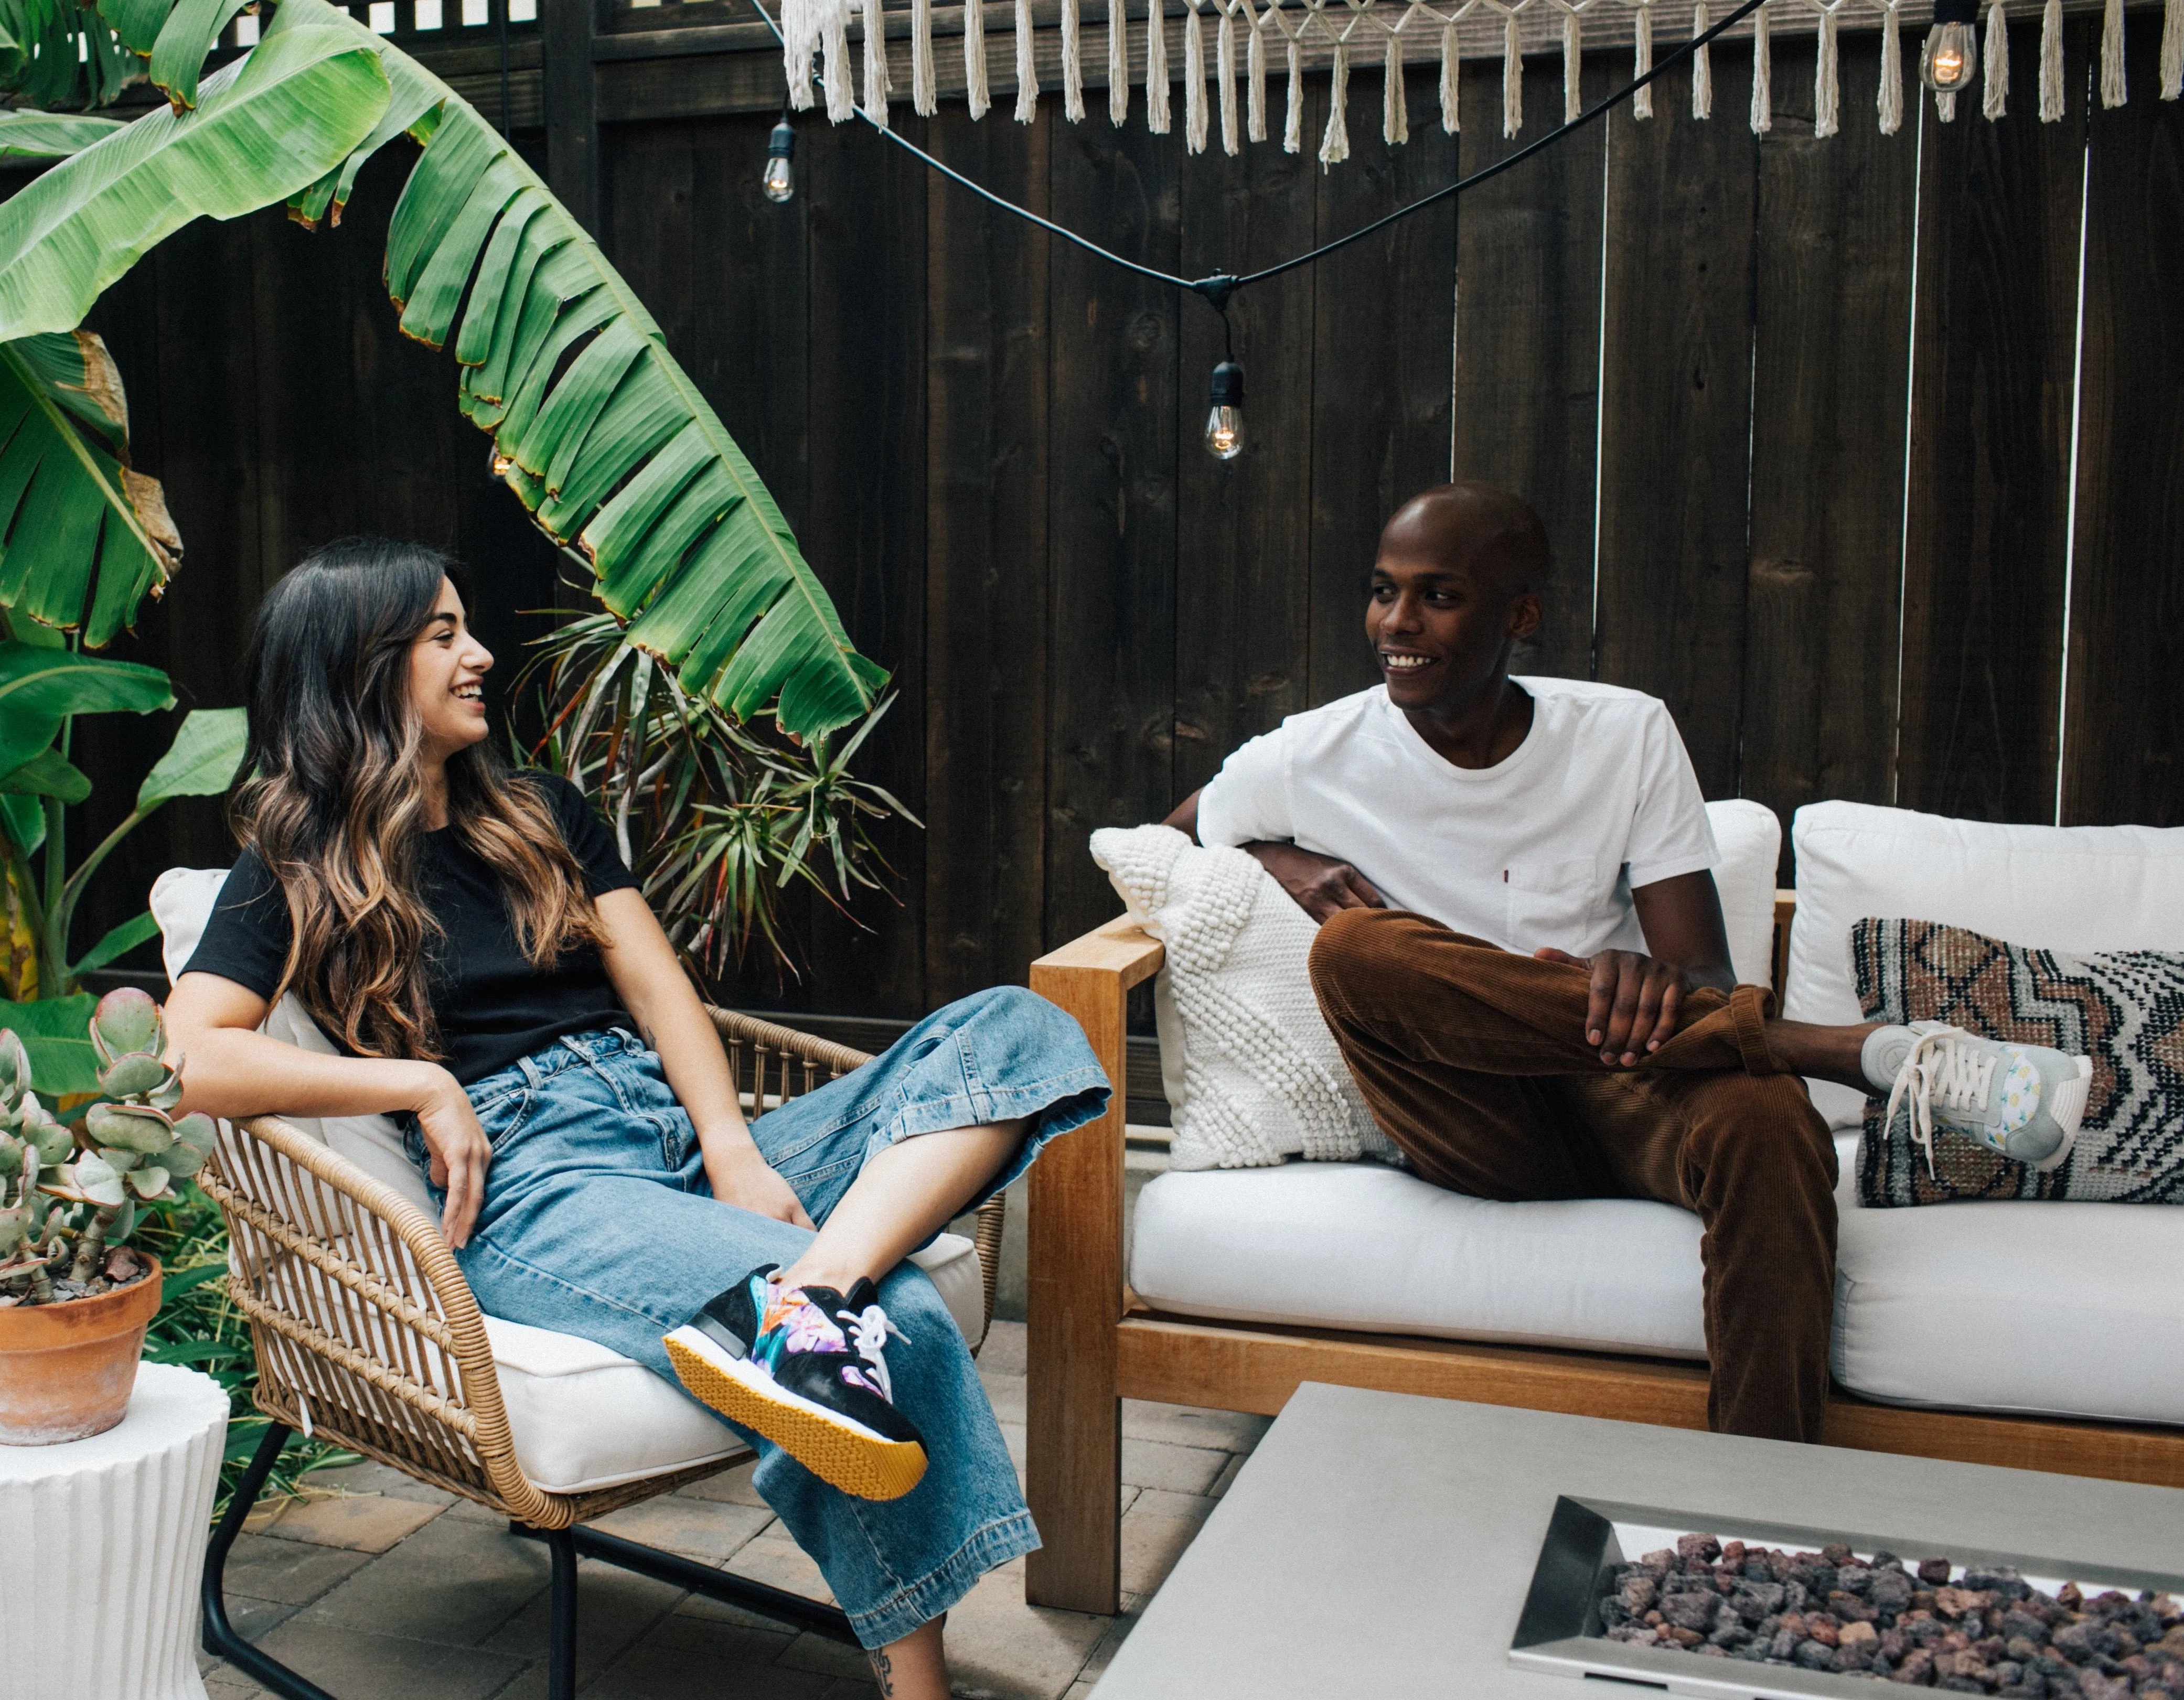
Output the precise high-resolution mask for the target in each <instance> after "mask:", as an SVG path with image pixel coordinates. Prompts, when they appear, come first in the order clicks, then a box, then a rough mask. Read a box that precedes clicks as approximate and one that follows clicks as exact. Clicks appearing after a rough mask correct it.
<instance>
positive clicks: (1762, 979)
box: [1706, 797, 1782, 986]
mask: <svg viewBox="0 0 2184 1700" xmlns="http://www.w3.org/2000/svg"><path fill="white" fill-rule="evenodd" d="M1706 812H1707V824H1708V825H1709V826H1711V827H1713V843H1714V848H1715V849H1716V850H1718V851H1719V852H1720V853H1721V861H1720V863H1719V865H1717V866H1716V867H1715V869H1714V870H1713V883H1714V888H1715V890H1717V891H1718V892H1720V893H1721V918H1722V920H1723V921H1724V923H1725V924H1726V925H1727V928H1728V931H1729V961H1730V967H1732V968H1734V969H1736V977H1737V979H1738V980H1739V981H1741V982H1743V983H1744V984H1746V985H1748V986H1772V985H1773V984H1774V983H1775V876H1776V873H1777V871H1778V869H1779V867H1780V863H1781V859H1782V823H1781V821H1780V820H1779V819H1776V818H1775V811H1774V810H1773V809H1771V808H1769V807H1768V806H1767V805H1766V804H1765V803H1754V802H1752V799H1751V798H1749V797H1730V798H1729V799H1727V800H1726V801H1725V802H1722V803H1708V804H1707V806H1706Z"/></svg>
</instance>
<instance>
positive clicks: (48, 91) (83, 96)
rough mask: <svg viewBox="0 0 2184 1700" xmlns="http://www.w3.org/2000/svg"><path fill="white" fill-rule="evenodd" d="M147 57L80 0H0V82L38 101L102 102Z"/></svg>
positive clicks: (131, 78) (135, 75) (134, 77)
mask: <svg viewBox="0 0 2184 1700" xmlns="http://www.w3.org/2000/svg"><path fill="white" fill-rule="evenodd" d="M143 75H144V64H143V61H142V59H140V58H137V56H136V54H134V53H131V52H130V51H129V50H128V49H127V48H125V47H123V46H122V44H121V43H120V42H119V41H118V40H116V39H115V37H114V31H113V30H112V29H111V28H109V25H108V22H107V20H106V19H103V18H101V17H100V15H99V14H98V13H97V11H96V10H95V9H93V8H92V6H90V5H89V4H78V3H77V0H0V86H5V87H6V89H7V90H8V92H10V93H12V94H14V95H16V96H18V97H20V98H21V99H24V100H25V101H27V102H29V103H31V105H33V106H39V107H54V106H83V105H94V106H103V105H105V104H106V103H109V101H112V100H113V99H114V97H117V96H118V95H120V92H122V90H123V89H125V88H126V87H127V86H129V85H130V84H131V83H132V82H135V81H138V80H139V79H140V78H142V76H143Z"/></svg>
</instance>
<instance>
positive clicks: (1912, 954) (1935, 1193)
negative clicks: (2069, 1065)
mask: <svg viewBox="0 0 2184 1700" xmlns="http://www.w3.org/2000/svg"><path fill="white" fill-rule="evenodd" d="M1850 945H1851V961H1852V964H1853V967H1854V969H1856V972H1857V976H1858V1004H1859V1007H1860V1008H1863V1009H1864V1011H1865V1015H1866V1019H1868V1020H1869V1021H1892V1022H1899V1023H1902V1022H1911V1021H1946V1022H1947V1023H1948V1024H1949V1025H1951V1026H1953V1027H1962V1028H1964V1030H1965V1031H1967V1032H1970V1033H1976V1034H1979V1035H1980V1036H1981V1037H1983V1038H1988V1039H2004V1040H2011V1041H2014V1042H2018V1043H2020V1044H2032V1045H2049V1046H2053V1047H2054V1048H2055V1049H2056V1050H2059V1051H2062V1052H2064V1053H2068V1054H2070V1055H2072V1056H2087V1057H2091V1058H2092V1059H2093V1085H2092V1095H2091V1097H2088V1098H2087V1103H2086V1118H2085V1120H2084V1121H2083V1122H2082V1123H2081V1125H2080V1126H2079V1129H2078V1139H2077V1143H2076V1144H2075V1146H2074V1147H2072V1148H2071V1152H2070V1158H2069V1160H2068V1161H2066V1162H2065V1163H2064V1164H2063V1165H2062V1166H2061V1167H2060V1168H2059V1169H2056V1170H2054V1172H2053V1173H2052V1174H2048V1175H2042V1174H2039V1173H2037V1172H2036V1171H2035V1170H2034V1169H2030V1168H2028V1167H2026V1166H2025V1164H2022V1163H2012V1162H2011V1161H2009V1158H2005V1157H1999V1156H1997V1155H1996V1154H1995V1153H1992V1152H1991V1151H1989V1150H1987V1149H1986V1147H1984V1146H1982V1145H1980V1144H1979V1143H1977V1142H1975V1141H1973V1140H1971V1139H1968V1138H1966V1137H1964V1136H1963V1135H1961V1134H1956V1133H1950V1132H1947V1131H1943V1130H1942V1129H1940V1128H1936V1130H1935V1134H1934V1168H1933V1172H1932V1173H1931V1174H1930V1173H1928V1171H1927V1167H1926V1160H1925V1153H1922V1152H1921V1151H1920V1150H1919V1147H1917V1146H1915V1145H1914V1144H1913V1143H1912V1142H1911V1132H1910V1119H1909V1117H1908V1115H1907V1114H1903V1113H1901V1112H1899V1113H1898V1114H1897V1119H1896V1125H1895V1126H1894V1127H1892V1128H1891V1129H1889V1130H1888V1131H1886V1134H1885V1135H1884V1133H1883V1131H1882V1129H1881V1125H1880V1118H1881V1112H1882V1110H1883V1109H1884V1108H1885V1107H1886V1103H1887V1100H1886V1098H1883V1097H1872V1098H1869V1099H1867V1101H1866V1106H1865V1125H1864V1131H1862V1132H1861V1134H1860V1136H1859V1138H1858V1202H1859V1203H1863V1204H1866V1205H1869V1206H1886V1205H1894V1204H1939V1203H1947V1201H1949V1200H1950V1199H1953V1198H2070V1199H2078V1200H2082V1201H2085V1202H2088V1203H2115V1204H2184V955H2177V954H2175V953H2168V952H2163V951H2153V950H2132V951H2117V952H2114V953H2111V954H2109V955H2105V956H2087V957H2073V956H2066V955H2064V953H2061V952H2060V951H2053V950H2028V949H2026V948H2025V947H2024V946H2022V945H2014V944H2006V943H2004V942H2003V941H2002V940H2000V939H1994V938H1989V937H1987V936H1986V935H1985V934H1983V933H1975V932H1970V931H1966V930H1965V929H1964V928H1962V927H1948V926H1942V925H1938V924H1937V923H1936V922H1933V921H1910V920H1873V919H1868V920H1863V921H1860V922H1859V923H1858V925H1856V926H1854V927H1853V928H1852V929H1851V940H1850Z"/></svg>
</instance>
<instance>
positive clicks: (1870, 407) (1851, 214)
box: [1741, 34, 1918, 880]
mask: <svg viewBox="0 0 2184 1700" xmlns="http://www.w3.org/2000/svg"><path fill="white" fill-rule="evenodd" d="M1840 51H1841V70H1840V75H1841V82H1840V87H1841V102H1842V105H1841V111H1842V120H1841V122H1842V128H1841V132H1840V133H1839V134H1837V135H1836V136H1831V137H1829V138H1827V139H1825V140H1823V139H1820V138H1819V137H1816V136H1814V130H1813V108H1814V91H1813V71H1814V60H1815V58H1816V52H1815V48H1814V45H1813V43H1812V42H1808V41H1796V42H1784V43H1782V44H1780V45H1779V46H1778V47H1776V48H1775V127H1774V129H1773V130H1772V131H1769V134H1768V135H1767V136H1765V137H1764V138H1763V141H1762V142H1761V143H1760V147H1759V257H1758V306H1757V313H1756V317H1757V324H1756V325H1755V327H1754V331H1753V336H1754V352H1753V377H1752V390H1753V393H1752V563H1751V576H1750V581H1749V584H1748V588H1747V603H1746V636H1745V645H1746V647H1745V669H1744V731H1743V751H1744V758H1743V774H1742V783H1741V792H1742V794H1743V795H1744V796H1746V797H1756V798H1757V799H1758V800H1759V801H1760V802H1762V803H1766V804H1767V805H1768V806H1769V808H1773V809H1774V810H1775V812H1776V813H1777V814H1780V816H1781V817H1782V823H1783V825H1784V827H1785V829H1786V828H1787V827H1788V825H1789V824H1790V817H1791V814H1792V812H1793V811H1795V810H1796V809H1797V808H1798V807H1799V806H1800V805H1801V804H1803V803H1812V802H1815V801H1818V800H1819V799H1820V798H1823V797H1842V798H1846V799H1848V800H1849V801H1852V802H1856V803H1886V802H1888V801H1889V800H1890V797H1891V795H1892V777H1893V771H1894V764H1895V749H1896V631H1897V616H1898V594H1899V590H1900V586H1901V584H1902V578H1903V570H1902V553H1903V433H1904V405H1905V401H1906V389H1907V386H1908V383H1909V381H1910V371H1911V351H1910V345H1909V331H1910V316H1911V238H1912V234H1913V231H1912V226H1913V220H1914V216H1915V212H1916V206H1917V195H1918V181H1917V167H1918V136H1917V133H1916V131H1915V128H1913V127H1910V126H1907V127H1906V129H1905V130H1903V131H1899V132H1898V133H1897V134H1896V135H1894V136H1883V135H1882V134H1881V133H1880V126H1879V125H1877V124H1875V121H1874V100H1875V93H1876V92H1877V91H1878V89H1879V87H1880V38H1879V37H1878V36H1874V35H1870V34H1860V35H1856V36H1844V37H1843V38H1842V41H1841V50H1840ZM1782 856H1783V864H1782V866H1783V873H1784V877H1785V880H1787V878H1788V875H1789V868H1790V863H1789V857H1790V841H1789V835H1788V832H1787V831H1785V832H1784V834H1783V841H1782Z"/></svg>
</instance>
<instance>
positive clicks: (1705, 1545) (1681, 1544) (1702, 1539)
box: [1676, 1535, 1721, 1564]
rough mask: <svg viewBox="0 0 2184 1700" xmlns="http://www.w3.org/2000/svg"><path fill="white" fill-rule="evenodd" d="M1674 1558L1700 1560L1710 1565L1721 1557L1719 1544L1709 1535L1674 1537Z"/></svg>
mask: <svg viewBox="0 0 2184 1700" xmlns="http://www.w3.org/2000/svg"><path fill="white" fill-rule="evenodd" d="M1676 1556H1677V1557H1678V1558H1685V1559H1690V1558H1702V1559H1704V1560H1705V1561H1706V1562H1707V1563H1708V1564H1712V1563H1713V1561H1714V1560H1715V1559H1716V1558H1719V1557H1720V1556H1721V1542H1719V1541H1717V1540H1715V1539H1714V1537H1713V1536H1711V1535H1679V1536H1676Z"/></svg>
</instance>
